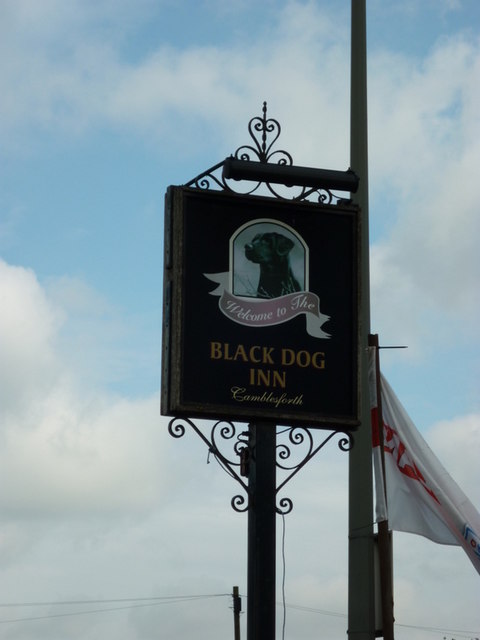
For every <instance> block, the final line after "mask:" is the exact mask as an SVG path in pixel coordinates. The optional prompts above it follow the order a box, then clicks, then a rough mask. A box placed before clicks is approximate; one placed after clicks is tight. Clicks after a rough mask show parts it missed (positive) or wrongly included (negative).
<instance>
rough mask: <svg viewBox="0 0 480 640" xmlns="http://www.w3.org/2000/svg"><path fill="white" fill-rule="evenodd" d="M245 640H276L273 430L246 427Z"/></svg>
mask: <svg viewBox="0 0 480 640" xmlns="http://www.w3.org/2000/svg"><path fill="white" fill-rule="evenodd" d="M249 438H250V451H251V456H250V463H249V464H250V466H249V476H248V486H249V497H250V504H249V509H248V576H247V579H248V603H247V640H275V559H276V553H275V549H276V545H275V537H276V529H275V525H276V522H275V517H276V466H275V454H276V427H275V425H273V424H271V423H257V424H251V425H250V426H249Z"/></svg>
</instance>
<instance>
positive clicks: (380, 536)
mask: <svg viewBox="0 0 480 640" xmlns="http://www.w3.org/2000/svg"><path fill="white" fill-rule="evenodd" d="M368 345H369V347H373V348H374V349H375V386H376V396H377V432H378V440H379V446H380V460H381V467H382V477H383V487H386V477H385V438H384V429H383V411H382V386H381V378H380V347H379V342H378V334H370V335H369V336H368ZM385 503H386V505H387V507H388V503H387V495H386V493H385ZM387 514H388V509H387ZM377 527H378V530H377V542H378V559H379V568H380V590H381V609H382V632H383V638H384V640H394V632H393V623H394V617H393V561H392V532H391V531H389V529H388V517H387V518H386V519H385V520H381V521H380V522H378V524H377Z"/></svg>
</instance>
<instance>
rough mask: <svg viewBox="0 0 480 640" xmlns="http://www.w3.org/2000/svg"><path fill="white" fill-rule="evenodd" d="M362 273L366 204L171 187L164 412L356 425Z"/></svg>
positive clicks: (324, 425)
mask: <svg viewBox="0 0 480 640" xmlns="http://www.w3.org/2000/svg"><path fill="white" fill-rule="evenodd" d="M272 243H273V244H274V246H273V247H272ZM267 245H268V246H267ZM262 252H263V253H262ZM268 252H270V255H266V254H268ZM247 254H248V255H247ZM271 254H273V255H274V256H277V258H278V261H282V266H281V267H271V268H270V271H269V272H268V269H267V267H268V264H265V262H266V261H267V262H268V260H267V258H268V259H270V258H271ZM278 256H280V257H278ZM360 271H361V270H360V215H359V208H358V206H356V205H352V204H349V203H347V202H345V201H341V202H340V203H338V204H335V205H332V204H321V203H320V204H319V203H313V202H307V201H291V200H282V199H276V198H270V197H262V196H258V195H255V196H249V195H246V196H245V195H239V194H236V193H230V192H225V191H213V190H202V189H196V188H189V187H178V186H171V187H169V188H168V190H167V194H166V198H165V237H164V308H163V332H162V392H161V412H162V414H163V415H168V416H175V417H177V416H178V417H192V418H193V417H197V418H205V419H215V420H229V421H239V422H258V421H262V422H265V421H267V422H268V421H271V422H272V423H273V424H279V425H298V426H307V427H316V428H325V429H336V430H341V431H350V430H354V429H356V428H357V427H358V425H359V423H360V382H359V362H360V358H359V345H360V321H359V320H360V296H361V283H360ZM279 273H283V274H284V275H285V273H287V277H284V278H283V280H282V279H281V283H282V284H281V285H278V277H277V276H279ZM262 274H263V276H265V274H267V276H268V275H270V276H271V277H270V278H268V277H266V276H265V277H264V278H263V283H264V284H265V283H267V284H266V285H265V287H263V285H262V284H261V282H262ZM274 276H275V277H274ZM278 286H280V288H278ZM275 287H277V288H275Z"/></svg>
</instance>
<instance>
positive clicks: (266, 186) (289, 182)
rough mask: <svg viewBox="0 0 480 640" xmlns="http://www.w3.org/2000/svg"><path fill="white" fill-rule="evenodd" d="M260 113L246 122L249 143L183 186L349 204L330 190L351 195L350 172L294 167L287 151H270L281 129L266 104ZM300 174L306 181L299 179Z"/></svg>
mask: <svg viewBox="0 0 480 640" xmlns="http://www.w3.org/2000/svg"><path fill="white" fill-rule="evenodd" d="M262 111H263V113H262V116H256V117H254V118H252V119H251V120H250V122H249V123H248V133H249V135H250V137H251V139H252V140H253V144H245V145H242V146H240V147H239V148H238V149H237V150H236V151H235V153H234V154H233V155H232V156H230V158H227V159H226V160H222V161H221V162H219V163H218V164H216V165H214V166H213V167H210V169H207V170H206V171H203V172H202V173H200V174H199V175H198V176H196V177H195V178H193V179H192V180H190V181H189V182H187V183H186V185H185V186H187V187H194V188H198V189H203V190H209V189H220V190H222V191H228V192H230V193H239V194H242V195H251V194H254V193H255V194H257V195H267V196H273V197H275V198H279V199H281V200H292V201H305V200H310V201H312V202H317V203H321V204H344V203H345V202H350V199H349V198H341V197H340V196H337V195H335V194H334V193H333V192H332V190H331V189H332V188H335V189H338V190H341V191H350V192H355V191H356V190H357V188H358V177H357V176H356V175H355V173H354V172H353V171H351V170H350V169H349V170H348V171H345V172H340V171H331V170H324V169H308V168H305V167H296V166H294V165H293V158H292V156H291V155H290V153H288V151H284V150H283V149H279V150H273V145H274V144H275V142H276V141H277V140H278V138H279V136H280V133H281V127H280V124H279V122H278V121H277V120H275V119H274V118H267V103H266V102H264V103H263V110H262ZM234 167H235V168H236V171H237V173H239V175H240V170H241V174H242V175H241V176H240V177H239V178H236V177H235V176H234V175H233V168H234ZM220 170H221V171H220ZM247 175H248V177H247ZM301 175H302V176H306V179H305V178H304V179H303V180H302V179H301V178H300V176H301ZM251 181H253V184H252V182H251ZM309 181H311V182H309ZM273 183H275V186H274V184H273ZM281 185H283V187H282V186H281ZM262 191H263V192H262Z"/></svg>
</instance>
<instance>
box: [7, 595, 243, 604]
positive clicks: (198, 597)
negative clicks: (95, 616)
mask: <svg viewBox="0 0 480 640" xmlns="http://www.w3.org/2000/svg"><path fill="white" fill-rule="evenodd" d="M230 595H231V594H230V593H210V594H208V593H207V594H201V595H179V596H151V597H145V598H109V599H91V600H57V601H52V602H0V607H51V606H57V605H66V604H111V603H113V602H145V601H147V600H148V601H150V600H157V601H158V600H170V601H177V602H180V601H183V600H203V599H207V598H222V597H223V596H230ZM152 604H156V603H152Z"/></svg>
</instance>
